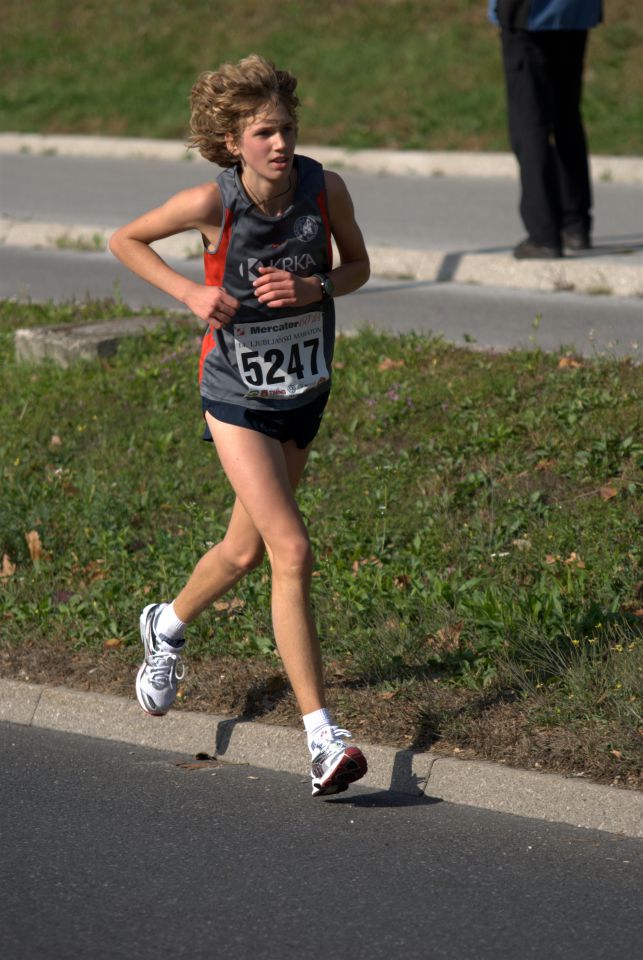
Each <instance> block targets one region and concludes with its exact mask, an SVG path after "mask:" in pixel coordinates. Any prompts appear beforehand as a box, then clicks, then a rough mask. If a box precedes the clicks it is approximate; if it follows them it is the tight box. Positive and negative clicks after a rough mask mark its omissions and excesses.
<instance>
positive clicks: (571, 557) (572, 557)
mask: <svg viewBox="0 0 643 960" xmlns="http://www.w3.org/2000/svg"><path fill="white" fill-rule="evenodd" d="M565 563H566V564H567V565H569V564H572V563H573V564H575V565H576V566H577V567H579V569H581V570H584V569H585V564H584V563H583V561H582V560H581V558H580V557H579V556H578V554H577V553H576V551H575V550H573V551H572V552H571V553H570V555H569V556H568V557H567V559H566V560H565Z"/></svg>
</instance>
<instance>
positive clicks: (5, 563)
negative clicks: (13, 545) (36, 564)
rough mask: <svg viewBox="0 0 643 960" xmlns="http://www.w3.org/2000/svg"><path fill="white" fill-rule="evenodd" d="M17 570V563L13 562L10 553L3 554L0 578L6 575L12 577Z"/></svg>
mask: <svg viewBox="0 0 643 960" xmlns="http://www.w3.org/2000/svg"><path fill="white" fill-rule="evenodd" d="M15 572H16V565H15V563H12V562H11V559H10V557H9V554H8V553H5V554H3V557H2V570H0V580H2V579H5V578H6V577H12V576H13V575H14V573H15Z"/></svg>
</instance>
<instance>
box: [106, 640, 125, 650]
mask: <svg viewBox="0 0 643 960" xmlns="http://www.w3.org/2000/svg"><path fill="white" fill-rule="evenodd" d="M103 646H104V648H105V649H106V650H117V649H118V647H122V646H123V641H122V640H121V638H120V637H110V639H109V640H105V642H104V643H103Z"/></svg>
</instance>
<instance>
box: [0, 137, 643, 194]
mask: <svg viewBox="0 0 643 960" xmlns="http://www.w3.org/2000/svg"><path fill="white" fill-rule="evenodd" d="M300 149H301V151H302V152H303V153H306V154H307V155H308V156H311V157H314V158H315V159H317V160H319V161H320V162H321V163H324V164H333V165H334V166H336V167H346V168H348V169H353V170H361V171H362V172H364V173H378V174H386V173H388V174H396V175H412V174H416V175H418V176H429V177H440V176H451V177H512V178H514V179H515V178H516V177H517V175H518V167H517V164H516V160H515V157H514V156H513V154H511V153H498V152H496V153H492V152H486V151H478V152H474V151H463V150H433V151H427V150H374V149H373V150H370V149H369V150H351V149H348V148H346V147H321V146H317V145H310V144H301V147H300ZM2 153H25V154H29V153H36V154H44V155H59V156H68V157H113V158H139V159H147V160H186V161H187V162H196V163H206V162H208V161H204V160H203V159H202V157H201V156H200V155H199V154H198V153H196V152H195V151H194V150H191V151H190V150H188V149H187V147H186V145H185V143H184V142H183V141H181V140H156V139H153V138H145V137H101V136H95V135H94V136H86V135H83V134H46V133H12V132H6V133H0V154H2ZM590 166H591V173H592V178H593V179H594V180H603V181H606V182H610V183H643V158H641V157H636V156H597V155H593V156H591V157H590Z"/></svg>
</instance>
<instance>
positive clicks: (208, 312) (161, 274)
mask: <svg viewBox="0 0 643 960" xmlns="http://www.w3.org/2000/svg"><path fill="white" fill-rule="evenodd" d="M222 216H223V212H222V205H221V196H220V193H219V188H218V187H217V185H216V184H211V183H208V184H203V185H202V186H199V187H192V188H190V189H189V190H182V191H181V192H180V193H177V194H175V195H174V196H173V197H171V198H170V199H169V200H168V201H167V202H166V203H164V204H162V206H160V207H156V208H155V209H154V210H149V211H148V212H147V213H144V214H143V215H142V216H140V217H138V218H137V219H136V220H132V222H131V223H128V224H125V226H123V227H120V228H119V229H118V230H117V231H116V232H115V233H114V234H113V235H112V238H111V240H110V242H109V249H110V250H111V252H112V253H113V254H114V256H115V257H117V258H118V259H119V260H120V261H121V263H123V264H124V265H125V266H126V267H127V268H128V269H129V270H131V271H132V272H133V273H136V274H137V275H138V276H139V277H142V279H143V280H147V282H148V283H151V284H153V285H154V286H155V287H158V289H159V290H162V291H163V292H164V293H167V294H169V295H170V296H171V297H174V298H175V299H176V300H178V301H179V302H180V303H184V304H185V306H186V307H188V309H189V310H191V311H192V312H193V313H194V314H195V315H196V316H197V317H199V319H201V320H204V321H205V322H207V323H212V325H213V326H214V327H217V328H218V327H220V326H222V325H223V324H225V323H229V322H230V320H231V319H232V317H233V316H234V315H235V313H236V312H237V310H238V308H239V301H238V300H236V299H235V298H234V297H231V296H229V295H228V294H227V293H226V291H225V290H224V289H223V288H222V287H210V286H205V285H204V284H200V283H195V282H194V281H193V280H189V279H188V278H187V277H184V276H183V275H182V274H181V273H178V271H176V270H174V269H173V268H172V267H170V266H169V264H167V263H166V262H165V260H163V259H162V257H160V256H159V255H158V254H157V253H156V252H155V251H154V250H152V248H151V247H150V244H151V243H153V242H154V241H155V240H162V239H163V238H165V237H171V236H174V235H176V234H177V233H183V231H185V230H192V229H194V230H198V231H199V232H200V233H202V234H203V235H204V236H205V237H206V238H207V239H208V240H209V241H216V239H217V236H218V232H219V228H220V225H221V220H222Z"/></svg>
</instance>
